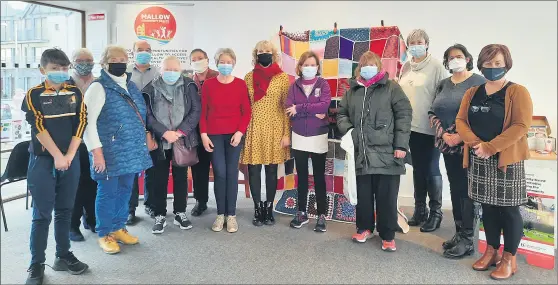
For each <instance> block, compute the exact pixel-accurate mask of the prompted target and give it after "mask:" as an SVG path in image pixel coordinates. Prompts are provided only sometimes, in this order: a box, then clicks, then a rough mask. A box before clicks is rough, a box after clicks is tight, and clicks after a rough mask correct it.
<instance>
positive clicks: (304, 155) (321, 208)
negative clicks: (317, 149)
mask: <svg viewBox="0 0 558 285" xmlns="http://www.w3.org/2000/svg"><path fill="white" fill-rule="evenodd" d="M291 153H292V154H293V156H294V159H295V165H296V173H297V176H298V187H297V191H298V210H299V211H301V212H307V204H308V158H311V159H312V172H313V175H314V188H315V189H314V190H315V192H316V204H317V212H318V215H325V214H326V213H327V195H326V182H325V167H326V166H325V165H326V156H327V153H321V154H320V153H312V152H306V151H301V150H296V149H292V150H291Z"/></svg>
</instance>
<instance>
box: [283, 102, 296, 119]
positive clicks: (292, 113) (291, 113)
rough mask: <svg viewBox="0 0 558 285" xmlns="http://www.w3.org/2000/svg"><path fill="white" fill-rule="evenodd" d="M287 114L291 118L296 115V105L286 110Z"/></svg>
mask: <svg viewBox="0 0 558 285" xmlns="http://www.w3.org/2000/svg"><path fill="white" fill-rule="evenodd" d="M285 113H286V114H287V115H289V116H291V117H293V116H294V115H296V105H295V104H293V105H292V106H291V107H289V108H287V109H285Z"/></svg>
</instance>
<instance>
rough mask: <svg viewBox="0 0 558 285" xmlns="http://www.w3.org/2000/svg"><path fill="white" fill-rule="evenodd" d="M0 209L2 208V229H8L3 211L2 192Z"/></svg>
mask: <svg viewBox="0 0 558 285" xmlns="http://www.w3.org/2000/svg"><path fill="white" fill-rule="evenodd" d="M0 209H1V210H2V221H4V231H5V232H7V231H8V223H7V222H6V214H5V213H4V202H3V201H2V194H0Z"/></svg>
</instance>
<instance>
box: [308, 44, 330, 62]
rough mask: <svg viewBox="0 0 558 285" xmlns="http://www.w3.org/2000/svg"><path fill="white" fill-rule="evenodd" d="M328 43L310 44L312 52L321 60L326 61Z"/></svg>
mask: <svg viewBox="0 0 558 285" xmlns="http://www.w3.org/2000/svg"><path fill="white" fill-rule="evenodd" d="M325 48H326V41H325V40H324V41H319V42H310V50H311V51H313V52H314V53H316V55H317V56H318V58H319V59H320V60H322V59H324V53H325Z"/></svg>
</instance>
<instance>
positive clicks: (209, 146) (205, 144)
mask: <svg viewBox="0 0 558 285" xmlns="http://www.w3.org/2000/svg"><path fill="white" fill-rule="evenodd" d="M201 139H202V144H203V148H205V151H207V152H213V143H212V142H211V139H209V136H207V134H201Z"/></svg>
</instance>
